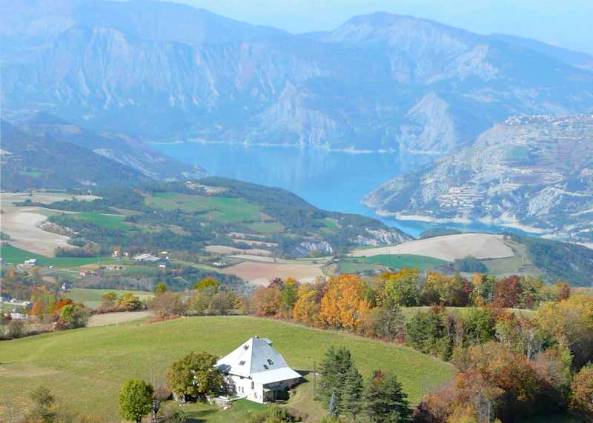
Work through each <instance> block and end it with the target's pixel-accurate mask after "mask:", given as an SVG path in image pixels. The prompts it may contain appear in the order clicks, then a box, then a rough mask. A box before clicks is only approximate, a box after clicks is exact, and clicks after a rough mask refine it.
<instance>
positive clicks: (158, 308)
mask: <svg viewBox="0 0 593 423" xmlns="http://www.w3.org/2000/svg"><path fill="white" fill-rule="evenodd" d="M150 306H151V308H152V309H153V310H154V312H155V314H156V315H157V316H158V317H160V318H161V319H167V318H170V317H175V316H182V315H183V314H185V311H186V310H187V306H186V304H185V303H184V302H183V299H182V298H181V295H179V294H177V293H174V292H162V293H160V294H158V295H156V296H155V297H154V298H153V300H152V302H151V303H150Z"/></svg>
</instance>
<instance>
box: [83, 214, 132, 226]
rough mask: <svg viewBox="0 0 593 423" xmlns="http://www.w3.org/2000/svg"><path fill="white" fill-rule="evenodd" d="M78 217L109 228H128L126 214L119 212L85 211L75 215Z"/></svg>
mask: <svg viewBox="0 0 593 423" xmlns="http://www.w3.org/2000/svg"><path fill="white" fill-rule="evenodd" d="M75 217H76V218H77V219H80V220H84V221H87V222H91V223H93V224H95V225H97V226H101V227H103V228H108V229H120V230H121V229H126V228H128V225H127V224H126V223H124V219H125V218H126V217H125V216H121V215H117V214H103V213H94V212H83V213H78V214H76V215H75Z"/></svg>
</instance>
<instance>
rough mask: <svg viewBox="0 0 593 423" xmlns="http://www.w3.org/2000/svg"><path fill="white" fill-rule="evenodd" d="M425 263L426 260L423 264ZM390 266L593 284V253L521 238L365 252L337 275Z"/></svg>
mask: <svg viewBox="0 0 593 423" xmlns="http://www.w3.org/2000/svg"><path fill="white" fill-rule="evenodd" d="M410 257H414V258H415V259H416V261H417V263H416V264H414V262H411V261H410V259H409V258H410ZM422 257H424V259H423V260H420V261H418V260H419V259H422ZM406 258H408V259H406ZM398 261H399V263H398ZM468 262H470V263H472V264H477V265H478V267H473V268H469V269H465V266H464V264H465V265H467V263H468ZM353 264H354V265H355V267H354V268H353V267H352V265H353ZM391 264H396V266H397V265H398V264H399V266H398V267H406V266H407V267H419V268H421V269H436V270H439V271H441V272H445V273H454V272H457V271H461V272H466V273H473V272H479V273H488V274H491V275H497V276H501V275H510V274H528V275H532V276H538V277H542V278H543V279H544V280H545V281H547V282H550V283H552V282H556V281H558V280H561V281H565V282H568V283H569V284H571V285H572V286H584V287H588V286H590V285H591V283H592V282H593V280H592V278H591V274H593V249H590V248H587V247H583V246H582V245H577V244H572V243H567V242H560V241H553V240H549V239H543V238H537V237H529V236H522V235H516V234H505V235H496V234H485V233H456V234H449V235H434V236H431V237H427V238H422V239H418V240H412V241H406V242H402V243H401V244H399V245H394V246H386V247H376V248H360V249H355V250H353V251H352V253H351V254H350V255H349V257H348V258H345V259H342V260H340V261H339V265H338V269H340V267H342V268H345V270H347V271H350V272H358V271H365V270H369V269H376V268H377V266H378V265H382V266H383V268H384V267H393V266H390V265H391ZM344 266H346V267H344ZM379 269H380V268H379Z"/></svg>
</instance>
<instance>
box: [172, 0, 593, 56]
mask: <svg viewBox="0 0 593 423" xmlns="http://www.w3.org/2000/svg"><path fill="white" fill-rule="evenodd" d="M176 1H179V2H183V3H188V4H192V5H194V6H197V7H203V8H205V9H208V10H211V11H212V12H215V13H218V14H221V15H224V16H228V17H231V18H234V19H238V20H242V21H246V22H250V23H256V24H264V25H270V26H275V27H279V28H283V29H286V30H288V31H290V32H306V31H316V30H326V29H332V28H335V27H337V26H338V25H340V24H341V23H342V22H344V21H345V20H347V19H348V18H350V17H352V16H354V15H360V14H365V13H371V12H375V11H388V12H393V13H400V14H406V15H413V16H417V17H424V18H429V19H433V20H436V21H439V22H443V23H446V24H449V25H453V26H457V27H460V28H465V29H469V30H471V31H475V32H479V33H484V34H489V33H493V32H498V33H505V34H512V35H520V36H523V37H529V38H535V39H538V40H541V41H545V42H548V43H550V44H554V45H558V46H562V47H567V48H571V49H575V50H582V51H587V52H589V53H593V0H391V1H389V0H176Z"/></svg>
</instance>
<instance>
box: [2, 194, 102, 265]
mask: <svg viewBox="0 0 593 423" xmlns="http://www.w3.org/2000/svg"><path fill="white" fill-rule="evenodd" d="M72 198H76V199H79V200H89V201H90V200H94V199H96V198H98V197H95V196H92V195H79V196H75V195H71V194H65V193H50V192H35V193H33V194H32V195H29V194H27V193H0V204H1V207H2V219H1V220H0V230H1V231H2V232H4V233H5V234H7V235H9V236H10V238H11V239H10V244H11V245H13V246H15V247H17V248H20V249H23V250H26V251H30V252H32V253H37V254H40V255H43V256H53V255H54V251H55V249H56V248H57V247H62V248H68V247H70V245H69V244H68V237H67V236H65V235H60V234H56V233H53V232H47V231H44V230H43V229H42V228H41V225H42V224H43V223H45V221H46V220H47V215H48V214H51V213H53V212H52V211H51V210H48V209H45V208H42V207H35V206H33V207H28V206H15V205H14V203H17V202H22V201H25V200H31V201H33V202H41V203H53V202H56V201H61V200H68V199H72Z"/></svg>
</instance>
